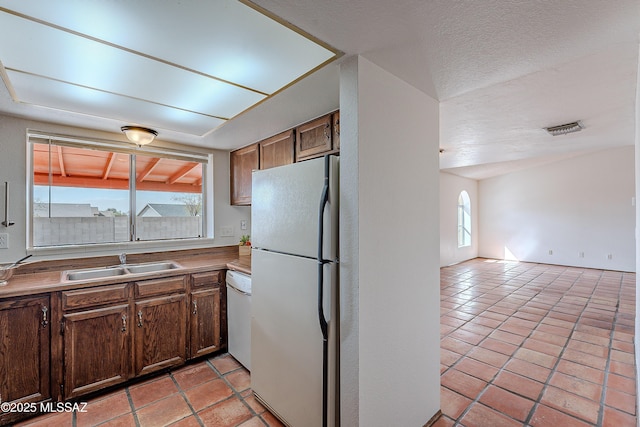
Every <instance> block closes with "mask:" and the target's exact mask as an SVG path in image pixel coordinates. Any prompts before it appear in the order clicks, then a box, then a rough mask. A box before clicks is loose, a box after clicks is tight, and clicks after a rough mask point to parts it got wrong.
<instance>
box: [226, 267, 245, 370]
mask: <svg viewBox="0 0 640 427" xmlns="http://www.w3.org/2000/svg"><path fill="white" fill-rule="evenodd" d="M227 328H228V331H229V336H228V341H229V342H228V345H229V354H231V355H232V356H233V357H234V358H235V359H236V360H237V361H238V362H240V363H241V364H242V365H243V366H244V367H245V368H247V369H248V370H251V276H250V275H248V274H244V273H240V272H237V271H234V270H228V271H227Z"/></svg>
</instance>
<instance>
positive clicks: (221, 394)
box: [184, 378, 233, 412]
mask: <svg viewBox="0 0 640 427" xmlns="http://www.w3.org/2000/svg"><path fill="white" fill-rule="evenodd" d="M232 394H233V390H231V388H229V386H228V385H227V383H226V382H225V381H224V380H222V379H220V378H219V379H216V380H212V381H208V382H206V383H203V384H200V385H198V386H196V387H193V388H191V389H189V390H187V391H185V392H184V395H185V396H186V397H187V400H188V401H189V403H190V404H191V407H193V409H194V410H195V411H196V412H197V411H200V410H201V409H204V408H206V407H207V406H211V405H214V404H216V403H218V402H220V401H222V400H224V399H226V398H228V397H229V396H231V395H232Z"/></svg>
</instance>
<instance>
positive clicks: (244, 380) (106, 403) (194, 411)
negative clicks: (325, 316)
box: [17, 354, 282, 427]
mask: <svg viewBox="0 0 640 427" xmlns="http://www.w3.org/2000/svg"><path fill="white" fill-rule="evenodd" d="M250 385H251V381H250V377H249V372H248V371H247V370H246V369H244V368H243V367H242V366H241V365H240V364H239V363H238V362H236V360H235V359H234V358H233V357H231V356H229V355H228V354H224V355H222V356H218V357H215V358H211V359H208V360H205V361H202V362H199V363H195V364H192V365H187V366H185V367H183V368H180V369H177V370H175V371H173V372H170V373H166V374H162V375H160V376H157V377H153V378H151V379H149V380H147V381H144V382H140V383H137V384H133V385H131V386H128V387H124V388H122V389H119V390H116V391H113V392H111V393H108V394H106V395H102V396H98V397H95V398H93V399H91V400H88V405H87V406H86V412H78V413H75V412H74V413H60V414H56V415H53V414H52V415H42V416H40V417H37V418H33V419H31V420H27V421H25V422H23V423H20V424H18V425H17V426H19V427H26V426H29V427H52V426H55V427H67V426H68V427H83V426H102V427H116V426H117V427H129V426H132V427H136V426H141V427H147V426H148V427H160V426H174V427H192V426H193V427H197V426H210V427H231V426H234V427H235V426H238V427H276V426H282V423H280V422H279V421H278V420H277V419H276V418H275V417H274V416H273V415H271V413H269V412H268V411H267V410H265V408H264V407H263V406H262V405H261V404H260V403H259V402H257V401H256V400H255V398H254V397H253V394H252V393H251V389H250V388H249V387H250Z"/></svg>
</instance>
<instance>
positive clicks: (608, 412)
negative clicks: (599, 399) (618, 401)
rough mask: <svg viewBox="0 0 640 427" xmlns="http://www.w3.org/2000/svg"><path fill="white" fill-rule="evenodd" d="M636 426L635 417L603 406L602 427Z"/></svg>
mask: <svg viewBox="0 0 640 427" xmlns="http://www.w3.org/2000/svg"><path fill="white" fill-rule="evenodd" d="M635 425H637V420H636V417H635V416H633V415H630V414H627V413H625V412H621V411H618V410H616V409H613V408H610V407H608V406H605V408H604V417H603V419H602V427H622V426H631V427H633V426H635Z"/></svg>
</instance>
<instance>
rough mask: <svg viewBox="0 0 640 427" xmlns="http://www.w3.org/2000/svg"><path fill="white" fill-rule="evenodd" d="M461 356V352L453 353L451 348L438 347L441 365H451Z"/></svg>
mask: <svg viewBox="0 0 640 427" xmlns="http://www.w3.org/2000/svg"><path fill="white" fill-rule="evenodd" d="M461 357H462V355H461V354H458V353H455V352H453V351H451V350H447V349H446V348H440V363H442V364H443V365H446V366H452V365H453V364H455V363H456V362H457V361H458V360H459V359H460V358H461Z"/></svg>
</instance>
